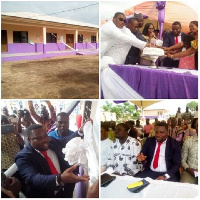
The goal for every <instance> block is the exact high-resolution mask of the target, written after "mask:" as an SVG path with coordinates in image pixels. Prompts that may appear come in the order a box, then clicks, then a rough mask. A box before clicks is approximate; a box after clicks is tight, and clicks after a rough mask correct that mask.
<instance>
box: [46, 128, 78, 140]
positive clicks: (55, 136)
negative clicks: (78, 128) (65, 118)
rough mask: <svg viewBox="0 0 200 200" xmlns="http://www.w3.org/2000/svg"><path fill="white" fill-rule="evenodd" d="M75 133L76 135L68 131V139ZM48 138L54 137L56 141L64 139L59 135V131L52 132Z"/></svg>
mask: <svg viewBox="0 0 200 200" xmlns="http://www.w3.org/2000/svg"><path fill="white" fill-rule="evenodd" d="M73 133H74V132H73V131H70V130H68V133H67V135H66V136H65V137H68V136H70V135H72V134H73ZM48 136H51V137H54V138H56V139H62V138H63V137H61V136H60V135H59V133H58V130H55V131H51V132H50V133H48Z"/></svg>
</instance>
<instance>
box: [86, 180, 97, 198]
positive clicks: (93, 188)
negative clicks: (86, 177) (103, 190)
mask: <svg viewBox="0 0 200 200" xmlns="http://www.w3.org/2000/svg"><path fill="white" fill-rule="evenodd" d="M86 198H99V180H97V181H96V182H95V183H94V184H93V185H92V186H91V187H89V189H88V191H87V195H86Z"/></svg>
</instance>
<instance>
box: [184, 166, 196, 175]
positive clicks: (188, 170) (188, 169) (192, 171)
mask: <svg viewBox="0 0 200 200" xmlns="http://www.w3.org/2000/svg"><path fill="white" fill-rule="evenodd" d="M186 171H187V172H188V173H189V174H190V175H191V176H193V177H195V175H194V171H195V170H194V169H192V168H189V167H188V168H186Z"/></svg>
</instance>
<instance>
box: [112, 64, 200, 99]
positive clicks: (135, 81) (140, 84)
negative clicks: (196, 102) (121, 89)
mask: <svg viewBox="0 0 200 200" xmlns="http://www.w3.org/2000/svg"><path fill="white" fill-rule="evenodd" d="M109 66H110V68H111V69H112V70H113V71H114V72H115V73H117V74H118V75H119V76H120V77H121V78H122V79H123V80H124V81H125V82H126V83H127V84H128V85H129V86H130V87H131V88H132V89H133V90H134V91H136V92H137V93H138V94H139V95H141V96H142V97H143V98H145V99H198V71H196V70H185V69H176V68H174V69H167V68H164V67H160V68H159V69H151V68H148V67H147V66H138V65H109ZM124 98H126V97H124Z"/></svg>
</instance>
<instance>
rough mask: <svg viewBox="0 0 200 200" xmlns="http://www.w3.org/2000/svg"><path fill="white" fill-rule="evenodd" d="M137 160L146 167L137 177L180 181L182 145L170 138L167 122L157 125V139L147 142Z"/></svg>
mask: <svg viewBox="0 0 200 200" xmlns="http://www.w3.org/2000/svg"><path fill="white" fill-rule="evenodd" d="M137 159H138V161H139V162H144V165H145V169H144V170H143V171H142V172H141V173H139V174H138V175H137V177H140V178H146V177H150V178H152V179H157V180H168V181H174V182H179V181H180V173H179V167H180V165H181V147H180V143H179V142H178V141H176V140H175V139H173V138H171V137H169V136H168V125H167V124H166V123H165V122H159V123H157V125H156V130H155V137H150V138H148V139H147V140H146V142H145V144H144V146H143V148H142V151H141V153H140V154H139V155H138V156H137Z"/></svg>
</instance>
